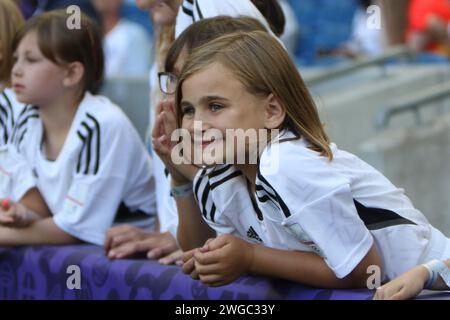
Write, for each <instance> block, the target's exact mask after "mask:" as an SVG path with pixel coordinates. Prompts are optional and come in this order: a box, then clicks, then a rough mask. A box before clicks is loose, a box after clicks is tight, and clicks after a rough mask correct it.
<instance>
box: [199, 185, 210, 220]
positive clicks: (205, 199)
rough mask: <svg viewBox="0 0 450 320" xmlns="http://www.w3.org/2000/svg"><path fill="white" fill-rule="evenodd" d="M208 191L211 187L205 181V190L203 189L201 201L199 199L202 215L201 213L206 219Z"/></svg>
mask: <svg viewBox="0 0 450 320" xmlns="http://www.w3.org/2000/svg"><path fill="white" fill-rule="evenodd" d="M210 190H211V185H210V184H209V181H207V182H206V186H205V189H203V192H202V199H201V202H202V213H203V216H204V217H205V218H207V211H206V203H207V201H208V196H209V191H210Z"/></svg>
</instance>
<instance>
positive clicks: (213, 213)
mask: <svg viewBox="0 0 450 320" xmlns="http://www.w3.org/2000/svg"><path fill="white" fill-rule="evenodd" d="M209 216H210V218H211V221H212V222H215V221H214V219H215V217H216V205H215V204H214V203H213V205H212V208H211V213H210V214H209Z"/></svg>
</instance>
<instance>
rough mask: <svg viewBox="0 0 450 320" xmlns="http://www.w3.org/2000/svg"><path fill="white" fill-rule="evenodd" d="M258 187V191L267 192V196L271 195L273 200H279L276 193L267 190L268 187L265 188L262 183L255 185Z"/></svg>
mask: <svg viewBox="0 0 450 320" xmlns="http://www.w3.org/2000/svg"><path fill="white" fill-rule="evenodd" d="M255 188H256V192H257V193H258V192H261V193H263V194H266V195H267V196H269V197H270V198H272V199H273V200H275V201H276V200H277V197H276V196H275V194H274V193H273V192H270V191H269V190H267V189H266V188H264V186H262V185H260V184H256V185H255Z"/></svg>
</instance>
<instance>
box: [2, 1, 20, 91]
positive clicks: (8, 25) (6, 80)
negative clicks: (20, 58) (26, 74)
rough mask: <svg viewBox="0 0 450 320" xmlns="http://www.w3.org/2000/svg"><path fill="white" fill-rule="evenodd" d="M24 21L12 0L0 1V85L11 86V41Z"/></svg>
mask: <svg viewBox="0 0 450 320" xmlns="http://www.w3.org/2000/svg"><path fill="white" fill-rule="evenodd" d="M24 23H25V20H24V18H23V16H22V13H21V12H20V10H19V8H18V7H17V5H16V3H15V2H14V1H13V0H1V1H0V57H1V58H0V59H1V60H0V83H3V84H5V85H6V86H9V85H10V84H11V69H12V66H13V40H14V37H15V35H16V33H17V31H18V30H19V29H20V28H22V26H23V25H24Z"/></svg>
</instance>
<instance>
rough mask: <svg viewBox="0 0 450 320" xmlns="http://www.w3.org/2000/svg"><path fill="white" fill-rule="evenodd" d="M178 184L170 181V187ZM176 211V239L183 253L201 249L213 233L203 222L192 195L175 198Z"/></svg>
mask: <svg viewBox="0 0 450 320" xmlns="http://www.w3.org/2000/svg"><path fill="white" fill-rule="evenodd" d="M180 184H182V183H178V182H176V181H174V179H172V186H177V185H180ZM175 201H176V204H177V211H178V229H177V239H178V244H179V245H180V248H181V249H182V250H183V251H187V250H191V249H193V248H198V247H201V246H202V245H203V244H204V243H205V241H206V240H208V239H209V238H211V237H214V236H215V232H214V231H213V230H212V229H211V228H210V227H209V226H208V224H207V223H206V222H205V220H203V217H202V213H201V212H200V208H199V207H198V204H197V201H196V200H195V198H194V195H193V193H191V194H189V195H187V196H185V197H175Z"/></svg>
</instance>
